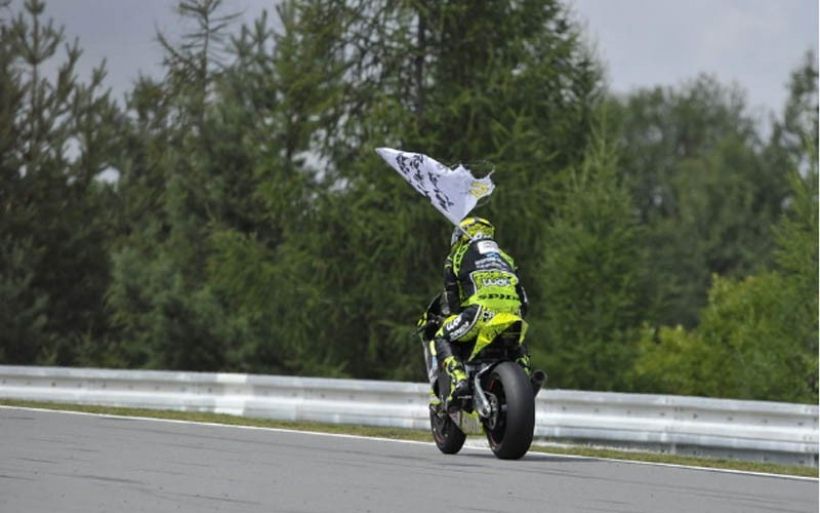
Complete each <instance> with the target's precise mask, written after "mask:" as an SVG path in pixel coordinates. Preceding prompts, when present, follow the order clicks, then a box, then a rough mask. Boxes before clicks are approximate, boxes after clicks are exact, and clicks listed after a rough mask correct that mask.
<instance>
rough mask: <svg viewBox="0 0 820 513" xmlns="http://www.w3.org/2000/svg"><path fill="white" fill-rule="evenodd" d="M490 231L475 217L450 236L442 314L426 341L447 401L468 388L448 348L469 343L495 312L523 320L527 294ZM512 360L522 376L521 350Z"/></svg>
mask: <svg viewBox="0 0 820 513" xmlns="http://www.w3.org/2000/svg"><path fill="white" fill-rule="evenodd" d="M494 237H495V227H494V226H493V225H492V224H491V223H490V222H489V221H487V220H486V219H483V218H481V217H467V218H466V219H464V220H463V221H462V222H461V223H460V224H459V226H457V227H456V228H455V230H454V231H453V234H452V237H451V239H450V252H449V255H448V256H447V259H446V261H445V264H444V297H443V298H442V301H441V303H442V313H444V314H445V315H447V317H446V318H445V319H444V322H443V323H442V324H441V326H440V328H439V329H438V330H437V331H436V333H435V336H434V338H433V340H431V341H430V353H431V354H432V355H434V356H435V357H436V359H437V361H438V364H439V366H440V369H443V370H444V371H445V372H446V373H447V375H448V376H449V377H450V381H451V387H450V395H449V397H448V398H447V401H448V402H450V401H452V400H453V399H456V398H458V397H460V396H463V395H465V393H466V392H467V391H468V389H469V387H468V384H467V374H466V372H465V371H464V365H463V364H462V362H461V360H460V359H459V358H458V357H457V356H456V354H454V351H453V348H454V344H463V343H469V342H470V341H472V340H474V339H475V337H476V335H477V334H478V333H479V331H480V330H481V328H482V326H483V325H484V324H486V323H487V322H489V321H490V320H491V319H492V318H493V317H494V316H495V315H496V314H498V313H502V312H503V313H513V314H515V315H519V316H521V317H523V316H524V315H525V314H526V312H527V308H528V302H527V294H526V292H525V290H524V287H523V285H522V284H521V280H520V278H519V275H518V269H517V268H516V266H515V262H514V260H513V259H512V257H510V256H509V255H508V254H507V253H505V252H504V251H503V250H502V249H501V248H500V247H499V246H498V243H497V242H496V241H495V239H494ZM519 351H520V353H519V356H518V358H517V359H516V361H517V362H518V364H519V365H521V367H523V369H524V371H525V372H526V373H527V375H530V374H531V365H530V359H529V355H528V351H527V348H526V346H525V345H523V344H522V345H521V346H520V350H519Z"/></svg>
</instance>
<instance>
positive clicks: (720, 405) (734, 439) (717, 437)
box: [0, 365, 818, 466]
mask: <svg viewBox="0 0 820 513" xmlns="http://www.w3.org/2000/svg"><path fill="white" fill-rule="evenodd" d="M0 398H3V399H21V400H33V401H51V402H61V403H75V404H95V405H106V406H124V407H131V408H150V409H166V410H182V411H199V412H214V413H227V414H232V415H241V416H246V417H261V418H270V419H278V420H291V421H315V422H326V423H335V424H361V425H370V426H392V427H402V428H413V429H428V428H429V417H428V409H427V401H428V387H427V385H425V384H420V383H400V382H388V381H366V380H349V379H325V378H300V377H285V376H263V375H250V374H228V373H199V372H167V371H132V370H109V369H85V368H62V367H19V366H1V365H0ZM535 435H536V438H537V439H538V440H547V441H554V442H581V443H589V444H594V445H604V446H615V447H641V448H650V449H654V450H660V451H664V452H674V453H686V454H702V455H717V456H726V457H734V458H745V459H756V460H763V461H775V462H780V463H789V464H800V465H810V466H817V461H818V407H817V406H814V405H804V404H788V403H775V402H766V401H737V400H727V399H706V398H700V397H686V396H663V395H647V394H620V393H605V392H580V391H570V390H543V391H542V392H541V394H540V395H539V396H538V400H537V402H536V427H535Z"/></svg>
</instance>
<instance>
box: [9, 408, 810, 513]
mask: <svg viewBox="0 0 820 513" xmlns="http://www.w3.org/2000/svg"><path fill="white" fill-rule="evenodd" d="M136 511H145V512H165V511H168V512H182V513H189V512H190V513H194V512H207V511H231V512H244V511H253V512H256V511H259V512H262V511H264V512H267V513H279V512H282V513H321V512H327V513H345V512H355V513H366V512H373V513H382V512H384V513H393V512H413V513H432V512H459V511H476V512H526V513H533V512H536V511H538V512H556V513H558V512H619V513H627V512H629V513H637V512H646V513H658V512H686V513H690V512H721V513H722V512H738V513H752V512H761V511H776V512H807V513H809V512H810V513H816V512H817V511H818V481H817V480H812V479H794V478H783V477H769V476H760V475H748V474H739V473H726V472H713V471H706V470H697V469H684V468H675V467H666V466H656V465H639V464H631V463H619V462H612V461H600V460H594V459H582V458H572V457H567V458H565V457H554V456H547V455H541V454H529V455H528V456H527V457H525V458H524V459H522V460H519V461H512V462H510V461H500V460H497V459H496V458H495V457H493V456H492V454H491V453H490V452H489V450H486V449H484V450H478V449H465V450H463V451H462V453H461V454H459V455H456V456H445V455H443V454H440V453H439V452H438V450H437V449H436V448H435V446H434V445H432V444H424V443H411V442H392V441H383V440H371V439H362V438H354V437H344V436H332V435H318V434H310V433H297V432H290V431H278V430H262V429H242V428H236V427H227V426H213V425H200V424H190V423H172V422H162V421H151V420H143V419H129V418H115V417H103V416H93V415H78V414H69V413H59V412H48V411H39V410H28V409H17V408H0V512H2V513H35V512H48V513H54V512H82V513H93V512H105V513H109V512H121V513H123V512H136Z"/></svg>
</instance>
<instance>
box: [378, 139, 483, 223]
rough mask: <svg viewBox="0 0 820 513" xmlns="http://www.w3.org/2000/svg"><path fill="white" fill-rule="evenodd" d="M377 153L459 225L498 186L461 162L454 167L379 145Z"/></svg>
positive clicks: (420, 155) (451, 220)
mask: <svg viewBox="0 0 820 513" xmlns="http://www.w3.org/2000/svg"><path fill="white" fill-rule="evenodd" d="M376 152H377V153H378V154H379V155H380V156H381V157H382V158H383V159H384V160H385V161H386V162H387V163H388V164H390V166H391V167H392V168H393V169H395V170H396V171H398V172H399V174H401V175H402V176H403V177H404V179H405V180H407V181H408V182H409V183H410V185H412V186H413V187H414V188H415V189H416V190H417V191H419V192H420V193H422V194H423V195H424V196H426V197H427V199H429V200H430V202H431V203H432V204H433V206H434V207H436V209H437V210H438V211H439V212H441V213H442V214H444V216H445V217H446V218H447V219H449V220H450V222H452V223H453V224H455V225H456V226H458V223H460V222H461V220H462V219H464V218H465V217H467V214H469V213H470V211H471V210H472V209H473V208H475V206H476V203H477V202H478V200H479V199H481V198H483V197H484V196H489V195H490V194H492V192H493V189H495V185H493V182H492V180H490V177H489V176H485V177H484V178H476V177H474V176H473V175H472V174H471V173H470V171H469V170H468V169H466V168H465V167H464V166H462V165H460V164H459V166H458V167H456V168H455V169H450V168H449V167H447V166H445V165H444V164H442V163H440V162H437V161H436V160H434V159H431V158H430V157H428V156H427V155H422V154H421V153H409V152H404V151H398V150H394V149H391V148H377V149H376Z"/></svg>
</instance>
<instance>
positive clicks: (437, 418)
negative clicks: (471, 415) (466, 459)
mask: <svg viewBox="0 0 820 513" xmlns="http://www.w3.org/2000/svg"><path fill="white" fill-rule="evenodd" d="M438 384H439V390H443V392H439V394H438V395H439V397H447V394H448V393H449V388H450V387H449V384H450V383H449V380H447V379H444V378H443V377H442V376H439V380H438ZM443 404H444V403H443V402H442V403H441V404H439V405H438V406H435V407H431V408H430V431H432V433H433V440H434V441H435V442H436V447H438V450H440V451H441V452H443V453H444V454H456V453H457V452H458V451H460V450H461V448H462V447H463V446H464V441H465V440H466V439H467V435H465V434H464V433H463V432H462V431H461V430H460V429H459V428H458V426H456V423H455V422H453V419H451V418H450V415H448V414H447V412H446V411H445V410H444V405H443Z"/></svg>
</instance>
